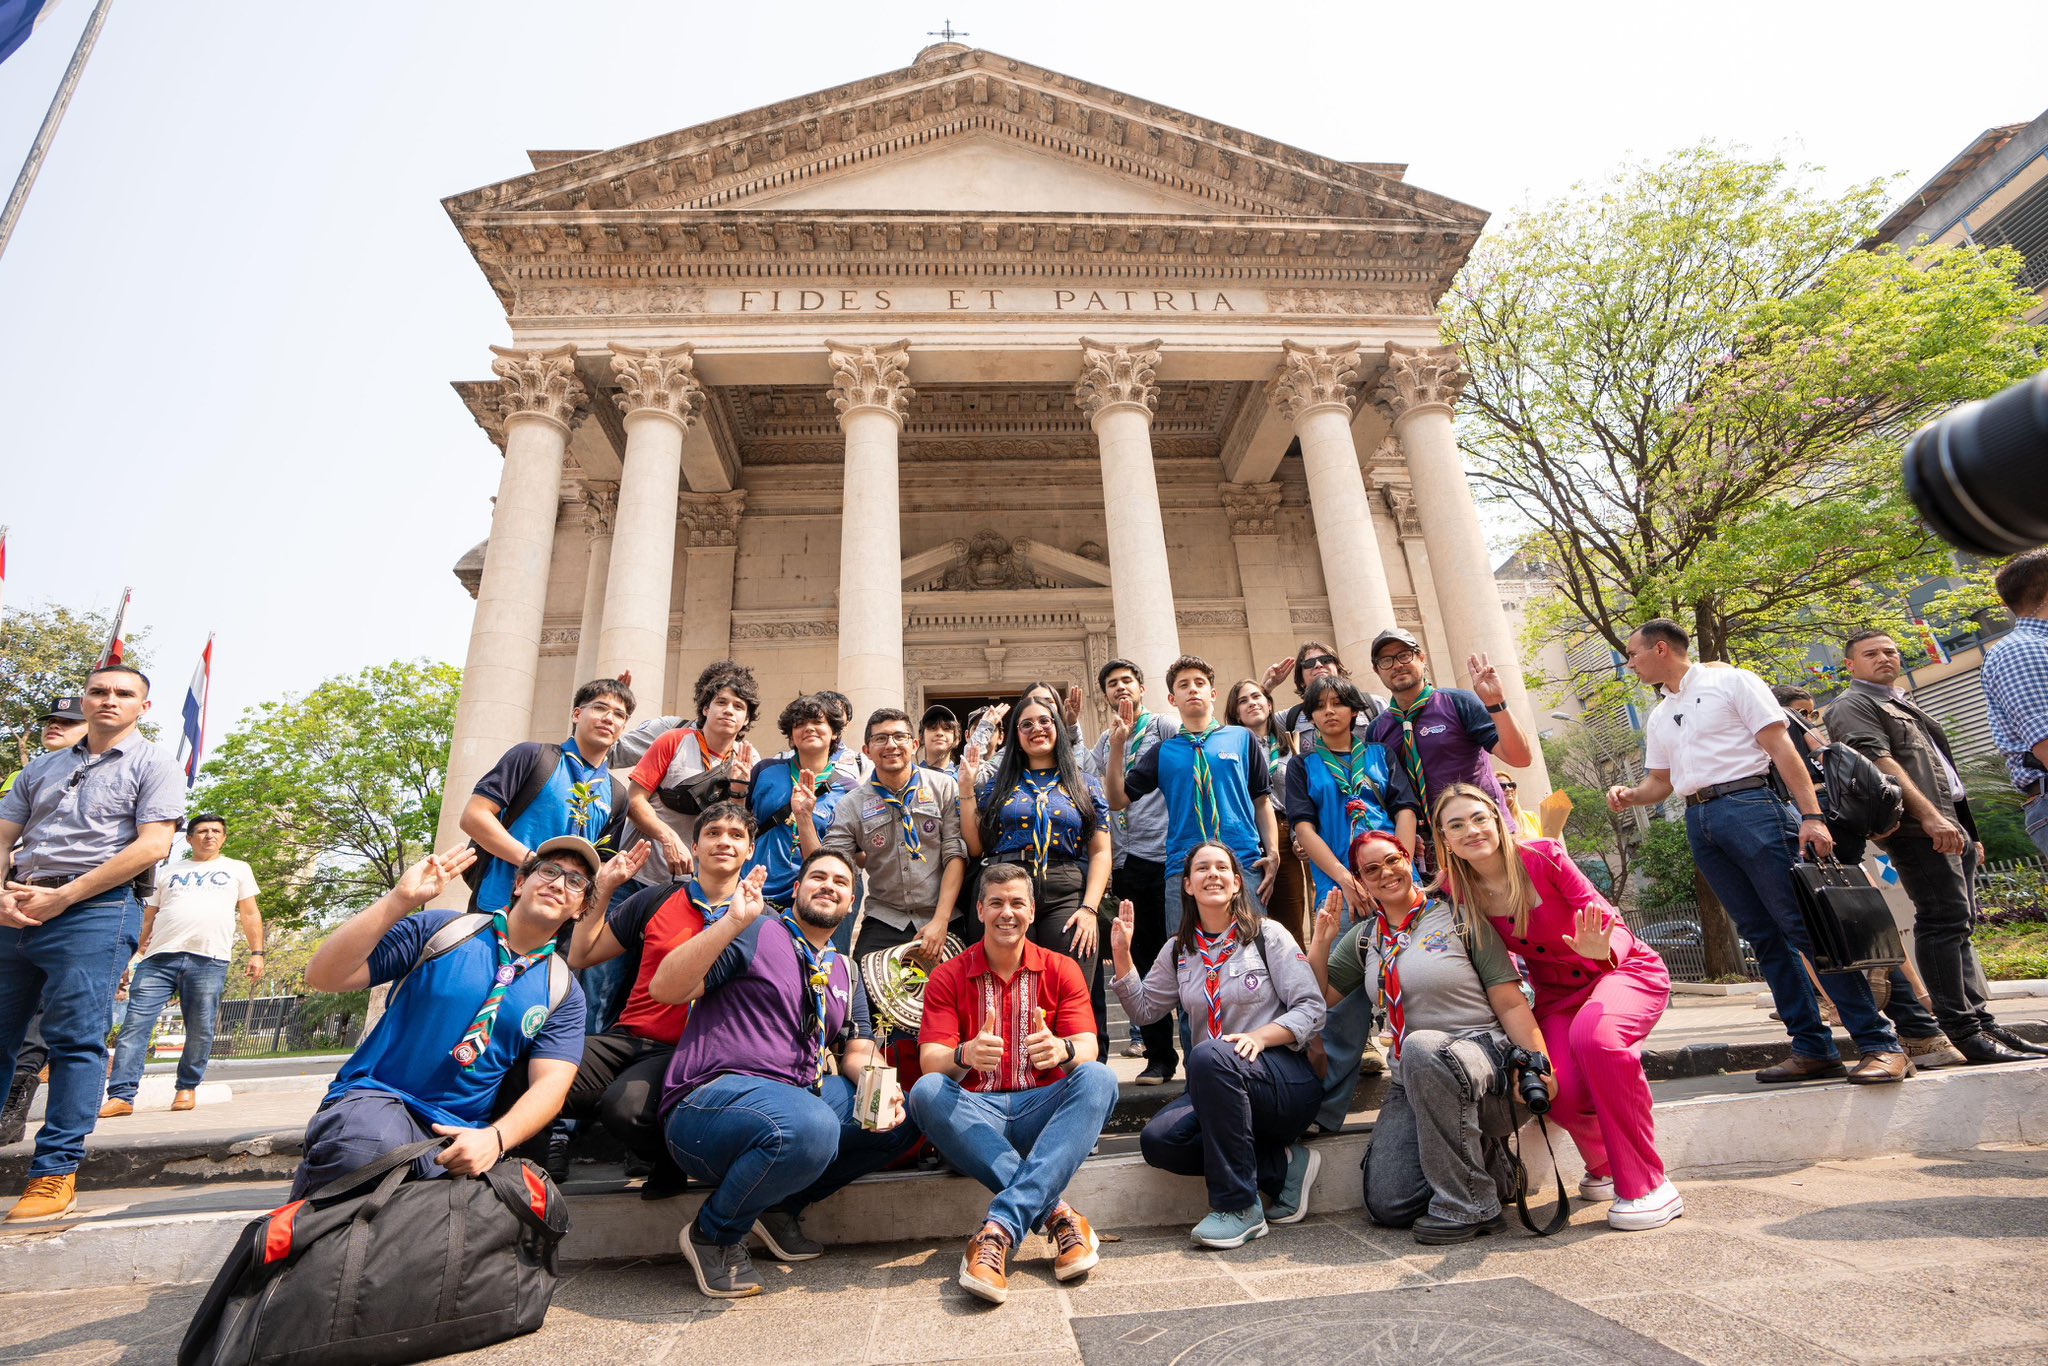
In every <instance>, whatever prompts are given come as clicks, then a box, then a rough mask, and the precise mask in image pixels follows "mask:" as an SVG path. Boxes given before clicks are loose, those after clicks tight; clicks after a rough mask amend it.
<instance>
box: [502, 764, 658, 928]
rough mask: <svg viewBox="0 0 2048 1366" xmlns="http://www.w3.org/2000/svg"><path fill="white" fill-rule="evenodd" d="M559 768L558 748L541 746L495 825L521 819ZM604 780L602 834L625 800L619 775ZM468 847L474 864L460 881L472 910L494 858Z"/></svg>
mask: <svg viewBox="0 0 2048 1366" xmlns="http://www.w3.org/2000/svg"><path fill="white" fill-rule="evenodd" d="M561 764H562V747H561V746H560V745H558V744H555V743H553V742H550V743H548V744H545V745H542V746H541V747H540V759H539V761H538V762H536V763H535V764H534V766H533V767H532V768H531V769H529V770H527V774H526V780H525V781H524V782H522V783H520V784H519V790H518V791H517V792H515V793H513V794H512V800H511V801H509V802H507V803H505V805H503V806H502V807H500V808H498V824H500V825H502V826H504V827H505V828H506V829H508V830H509V829H511V827H512V822H514V821H516V820H518V819H519V818H520V817H521V816H523V815H525V814H526V809H527V808H528V807H530V806H532V805H533V804H534V803H535V802H537V801H539V800H540V794H541V793H543V792H545V791H547V788H548V784H549V783H550V782H552V781H553V780H554V776H555V770H556V769H557V768H560V767H561ZM606 776H608V777H609V778H610V779H611V780H612V803H611V817H610V819H609V820H608V821H607V822H606V826H605V829H606V831H609V830H610V829H611V828H612V827H613V826H616V825H617V824H618V823H619V821H620V819H621V818H623V817H624V816H625V814H626V797H625V785H624V784H623V783H621V782H620V781H619V775H618V774H616V773H610V772H609V771H608V772H607V775H606ZM603 839H604V834H603V833H600V834H599V835H598V837H597V839H595V840H592V841H591V843H592V844H598V843H601V842H602V841H603ZM469 847H470V848H471V849H473V850H475V851H476V862H474V863H472V864H470V865H469V867H468V868H466V869H464V870H463V873H462V880H463V882H464V883H466V884H467V885H468V887H469V904H470V905H471V906H475V905H476V894H477V890H478V889H479V888H481V887H482V886H483V885H484V874H485V873H486V872H487V871H489V869H490V866H491V861H492V860H493V859H494V858H496V857H497V856H496V855H494V854H492V853H491V852H490V851H489V850H487V849H485V848H484V847H483V846H482V845H481V844H478V843H477V842H476V841H475V840H471V841H470V842H469Z"/></svg>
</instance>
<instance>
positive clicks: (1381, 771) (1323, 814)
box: [1287, 736, 1422, 906]
mask: <svg viewBox="0 0 2048 1366" xmlns="http://www.w3.org/2000/svg"><path fill="white" fill-rule="evenodd" d="M1309 743H1310V744H1311V745H1312V746H1319V745H1320V744H1321V737H1320V736H1318V737H1317V738H1316V739H1315V740H1313V741H1310V742H1309ZM1361 750H1363V751H1364V754H1363V757H1361V756H1360V751H1361ZM1328 757H1329V758H1334V759H1335V761H1336V762H1337V763H1338V764H1339V765H1340V766H1342V765H1345V764H1346V763H1347V762H1348V763H1350V764H1355V765H1357V766H1358V771H1361V772H1362V773H1363V774H1364V777H1365V780H1366V783H1365V789H1364V791H1363V792H1361V793H1360V794H1359V795H1360V798H1361V800H1362V803H1363V805H1362V807H1361V808H1360V809H1359V810H1357V811H1353V810H1352V809H1351V800H1350V798H1348V797H1346V796H1345V795H1344V790H1343V788H1342V787H1340V786H1339V785H1338V782H1337V777H1336V775H1335V774H1334V773H1332V772H1331V771H1330V765H1329V763H1328V762H1327V761H1326V751H1324V750H1322V749H1321V748H1309V749H1306V750H1303V751H1302V752H1301V753H1300V754H1297V755H1295V756H1294V761H1293V762H1292V763H1290V764H1289V765H1288V766H1287V824H1288V827H1289V828H1290V829H1291V828H1292V827H1293V826H1294V825H1295V824H1296V823H1297V822H1300V821H1307V822H1308V823H1309V824H1311V825H1313V826H1314V827H1315V828H1316V834H1318V835H1320V836H1321V837H1322V840H1323V843H1325V844H1327V845H1329V846H1330V852H1331V853H1333V854H1335V855H1336V856H1337V861H1338V862H1339V863H1347V864H1348V863H1349V862H1350V861H1351V841H1352V840H1354V839H1356V838H1358V836H1360V835H1362V834H1364V833H1365V832H1366V831H1368V830H1385V831H1388V832H1390V833H1391V832H1392V830H1393V828H1394V813H1395V812H1396V811H1399V810H1402V809H1403V808H1406V809H1407V810H1410V811H1414V812H1416V813H1417V814H1418V816H1419V815H1420V813H1421V811H1422V802H1421V800H1420V799H1419V798H1417V797H1416V795H1415V785H1414V783H1413V782H1412V781H1410V779H1409V777H1408V773H1407V771H1406V770H1405V769H1403V768H1402V767H1401V764H1400V761H1399V760H1397V759H1395V758H1394V756H1393V755H1392V754H1390V753H1388V752H1387V747H1386V746H1385V745H1380V744H1370V743H1368V742H1366V741H1364V740H1359V739H1356V738H1354V739H1353V740H1352V742H1351V754H1350V756H1349V758H1348V760H1347V758H1346V756H1343V755H1330V756H1328ZM1310 867H1312V868H1313V867H1315V865H1314V864H1310ZM1315 875H1316V904H1317V905H1318V906H1320V905H1321V904H1322V902H1323V898H1324V897H1326V896H1328V895H1329V894H1330V893H1331V892H1333V891H1335V890H1336V888H1337V884H1336V883H1334V882H1332V881H1330V878H1329V875H1328V874H1326V873H1325V872H1323V870H1322V869H1321V868H1315Z"/></svg>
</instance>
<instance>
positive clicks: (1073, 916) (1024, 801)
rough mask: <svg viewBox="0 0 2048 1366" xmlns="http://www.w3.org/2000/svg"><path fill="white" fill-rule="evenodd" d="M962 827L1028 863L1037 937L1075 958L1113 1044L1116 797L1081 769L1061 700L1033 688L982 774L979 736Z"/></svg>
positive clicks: (996, 856)
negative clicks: (1110, 959)
mask: <svg viewBox="0 0 2048 1366" xmlns="http://www.w3.org/2000/svg"><path fill="white" fill-rule="evenodd" d="M960 777H961V782H960V833H961V836H962V838H963V839H965V841H966V843H967V852H968V854H969V856H970V857H973V858H983V859H990V860H1000V861H1003V862H1006V863H1016V864H1021V865H1022V866H1023V867H1025V868H1026V869H1029V870H1030V873H1031V893H1032V900H1033V903H1034V904H1035V906H1036V908H1037V914H1036V915H1035V916H1034V918H1033V919H1032V922H1031V941H1032V942H1033V943H1035V944H1037V945H1038V946H1039V947H1040V948H1045V949H1053V950H1056V951H1058V952H1060V953H1064V954H1066V955H1067V956H1068V957H1069V958H1072V959H1073V960H1074V961H1075V963H1077V964H1078V965H1079V966H1080V968H1081V975H1082V977H1084V978H1086V979H1087V980H1088V982H1089V999H1090V1004H1092V1005H1093V1006H1094V1008H1095V1032H1096V1033H1097V1034H1098V1035H1100V1036H1101V1037H1100V1040H1099V1042H1100V1044H1101V1046H1102V1048H1103V1051H1104V1052H1105V1053H1107V1051H1108V1048H1109V1029H1108V1020H1107V1016H1106V1015H1105V1013H1104V1011H1103V998H1102V977H1101V974H1100V973H1098V972H1097V971H1096V968H1097V966H1098V965H1099V963H1100V960H1101V938H1102V925H1101V916H1102V896H1103V893H1104V891H1105V890H1106V889H1107V888H1108V886H1109V874H1110V848H1109V804H1108V802H1107V801H1105V800H1104V798H1103V795H1102V786H1101V784H1100V783H1098V782H1097V781H1096V780H1095V779H1094V778H1092V777H1090V776H1088V775H1086V774H1084V773H1082V772H1081V768H1080V765H1079V763H1078V762H1077V761H1076V760H1075V758H1074V747H1073V744H1072V742H1071V740H1070V739H1069V737H1068V731H1067V726H1066V722H1065V720H1064V718H1062V716H1061V715H1060V711H1059V704H1058V702H1057V701H1056V700H1055V701H1053V702H1051V703H1048V702H1047V701H1046V700H1045V697H1044V695H1043V694H1039V693H1035V692H1033V693H1027V694H1026V695H1025V696H1024V697H1023V698H1022V699H1020V700H1019V701H1018V703H1017V705H1016V706H1015V707H1013V708H1011V709H1010V713H1009V715H1007V716H1005V717H1004V718H1003V747H1002V749H1001V750H1000V751H998V754H997V762H996V763H995V764H994V765H992V766H990V768H989V771H987V772H986V774H985V776H984V765H983V764H982V756H981V754H980V752H979V751H978V750H977V749H976V748H975V746H974V745H972V744H971V743H970V744H969V746H968V748H967V751H966V753H965V754H963V755H962V756H961V761H960Z"/></svg>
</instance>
